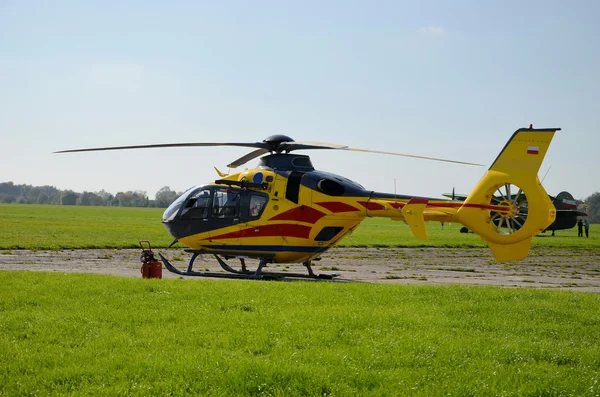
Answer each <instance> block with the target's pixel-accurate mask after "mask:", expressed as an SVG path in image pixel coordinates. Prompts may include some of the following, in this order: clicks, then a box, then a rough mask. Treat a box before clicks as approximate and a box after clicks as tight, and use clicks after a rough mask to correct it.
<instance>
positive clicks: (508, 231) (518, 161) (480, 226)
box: [457, 128, 560, 261]
mask: <svg viewBox="0 0 600 397" xmlns="http://www.w3.org/2000/svg"><path fill="white" fill-rule="evenodd" d="M558 130H560V128H544V129H533V128H521V129H519V130H517V131H516V132H515V133H514V134H513V136H512V137H511V138H510V140H509V141H508V143H507V144H506V146H505V147H504V149H503V150H502V152H500V154H499V155H498V157H497V158H496V161H494V163H493V164H492V166H491V167H490V169H489V170H488V171H487V172H486V173H485V175H484V176H483V178H481V180H480V181H479V183H478V184H477V186H475V189H473V191H472V192H471V193H470V194H469V196H468V197H467V199H466V200H465V202H464V203H463V205H462V207H461V208H460V209H459V210H458V214H457V216H458V220H459V222H461V223H462V224H464V225H465V226H467V227H468V228H469V229H470V230H472V231H473V232H475V233H477V234H479V235H480V236H481V238H482V239H483V240H485V241H486V242H487V243H488V246H489V247H490V249H491V250H492V253H493V254H494V256H495V257H496V260H498V261H513V260H521V259H524V258H525V257H526V256H527V255H528V253H529V248H530V246H531V239H532V238H533V236H535V235H536V234H538V233H540V232H542V231H543V230H545V229H546V228H547V227H548V226H549V225H550V224H552V222H553V221H554V219H555V217H556V209H555V207H554V205H553V204H552V201H550V198H549V197H548V193H546V191H545V190H544V188H543V186H542V184H541V183H540V180H539V178H538V171H539V168H540V165H541V164H542V160H543V159H544V156H545V155H546V152H547V150H548V147H549V146H550V142H551V141H552V138H553V137H554V133H555V132H556V131H558ZM498 193H499V194H500V196H498Z"/></svg>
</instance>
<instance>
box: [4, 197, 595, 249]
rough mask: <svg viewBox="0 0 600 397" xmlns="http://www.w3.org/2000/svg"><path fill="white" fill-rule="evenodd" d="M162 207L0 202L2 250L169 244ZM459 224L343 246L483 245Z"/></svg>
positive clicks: (562, 235) (367, 235)
mask: <svg viewBox="0 0 600 397" xmlns="http://www.w3.org/2000/svg"><path fill="white" fill-rule="evenodd" d="M162 213H163V210H162V209H159V208H121V207H79V206H77V207H75V206H56V205H19V204H0V249H54V250H56V249H71V248H136V247H138V241H139V240H150V242H151V243H152V245H153V246H155V247H166V246H168V245H169V244H170V243H171V242H172V241H173V238H172V237H171V236H170V235H169V233H168V232H167V231H166V229H165V228H164V227H163V225H162V224H161V222H160V221H161V218H162ZM591 226H592V227H591V230H590V235H591V237H590V238H589V239H586V238H578V237H577V229H576V228H573V229H570V230H561V231H558V232H557V235H556V236H555V237H552V236H550V233H546V234H542V235H540V236H539V237H536V238H535V239H534V242H533V245H534V246H547V247H570V248H572V247H581V248H584V247H585V248H600V225H591ZM460 227H461V225H459V224H446V225H444V227H443V228H442V225H441V224H439V223H433V222H431V223H428V224H427V231H428V234H429V240H427V241H422V240H418V239H416V238H415V237H413V235H412V233H411V231H410V228H409V227H408V225H406V224H404V223H403V222H395V221H391V220H388V219H381V218H371V219H366V220H365V221H364V222H363V223H362V224H361V225H360V226H359V227H358V228H357V230H356V231H354V233H352V234H351V235H350V236H348V237H346V238H345V239H344V240H343V241H342V242H341V244H340V245H342V246H353V247H362V246H369V247H413V246H433V247H483V246H485V244H484V242H483V241H482V240H481V239H480V238H479V237H478V236H477V235H475V234H473V233H469V234H462V233H459V232H458V230H459V229H460Z"/></svg>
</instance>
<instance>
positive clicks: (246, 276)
mask: <svg viewBox="0 0 600 397" xmlns="http://www.w3.org/2000/svg"><path fill="white" fill-rule="evenodd" d="M186 252H190V253H192V257H191V258H190V262H189V263H188V267H187V270H185V271H181V270H179V269H177V268H176V267H175V266H173V265H172V264H171V263H170V262H169V261H168V259H167V258H165V257H164V256H163V255H162V254H160V253H159V254H158V256H160V260H161V261H162V263H163V264H164V265H165V267H166V268H167V270H168V271H170V272H171V273H175V274H179V275H180V276H194V277H214V278H229V279H242V280H277V281H283V280H294V279H308V280H333V279H334V278H335V277H338V276H339V274H315V273H314V272H313V269H312V266H311V262H310V261H307V262H304V263H303V265H304V266H305V267H306V269H307V270H308V274H304V273H288V272H265V271H263V269H264V268H265V267H266V266H267V264H268V263H270V261H271V260H272V257H264V258H260V262H259V264H258V267H257V268H256V270H254V271H252V270H248V269H247V268H246V262H245V260H244V258H241V257H240V258H239V260H240V263H241V270H238V269H234V268H233V267H231V266H229V265H228V264H227V263H226V262H225V261H224V260H223V259H222V258H221V257H220V256H219V255H218V254H213V255H214V257H215V258H216V259H217V262H218V263H219V266H221V268H222V269H223V270H225V271H226V272H227V273H217V272H208V271H207V272H199V271H196V270H193V267H194V261H195V260H196V258H197V257H198V256H199V255H201V254H206V253H207V252H206V251H194V250H186ZM224 256H226V255H224ZM226 257H227V256H226Z"/></svg>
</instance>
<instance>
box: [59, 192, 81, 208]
mask: <svg viewBox="0 0 600 397" xmlns="http://www.w3.org/2000/svg"><path fill="white" fill-rule="evenodd" d="M60 204H61V205H76V204H77V194H76V193H75V192H74V191H72V190H65V191H64V192H63V194H62V196H61V198H60Z"/></svg>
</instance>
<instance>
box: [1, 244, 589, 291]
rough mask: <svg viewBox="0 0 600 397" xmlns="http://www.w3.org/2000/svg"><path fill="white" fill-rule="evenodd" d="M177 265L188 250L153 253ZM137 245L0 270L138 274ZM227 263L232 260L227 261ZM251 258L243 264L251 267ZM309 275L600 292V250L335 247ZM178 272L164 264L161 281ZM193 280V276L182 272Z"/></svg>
mask: <svg viewBox="0 0 600 397" xmlns="http://www.w3.org/2000/svg"><path fill="white" fill-rule="evenodd" d="M156 251H159V252H161V253H163V255H165V256H166V257H167V258H169V260H170V261H171V263H172V264H173V265H175V266H176V267H177V268H179V269H182V270H184V269H186V267H187V262H188V260H189V257H190V254H188V253H186V252H184V251H183V249H168V250H156ZM139 258H140V250H135V249H93V250H63V251H30V250H13V251H7V250H4V251H2V250H0V270H31V271H50V272H77V273H96V274H110V275H115V276H125V277H141V274H140V266H141V263H140V260H139ZM228 263H229V264H230V265H232V266H233V267H236V268H239V262H238V261H236V260H230V261H229V262H228ZM255 266H256V262H255V261H248V268H254V267H255ZM313 268H314V270H315V273H337V274H340V277H339V279H341V280H351V281H363V282H377V283H394V284H468V285H496V286H503V287H538V288H568V289H573V290H579V291H591V292H600V250H597V249H589V250H581V249H577V250H573V249H554V248H552V249H550V248H543V249H534V250H532V251H531V253H530V256H529V257H528V258H527V259H526V260H523V261H519V262H511V263H499V262H496V261H495V260H494V258H493V257H492V255H491V253H490V251H489V250H488V249H484V248H334V249H331V250H329V251H328V252H327V253H326V255H324V256H323V258H322V259H321V260H319V261H315V262H313ZM194 269H195V270H199V271H211V272H222V273H225V272H223V271H222V269H221V268H220V267H219V265H218V264H217V262H216V260H215V258H214V257H213V256H211V255H204V256H201V257H199V258H198V259H197V260H196V262H195V265H194ZM305 270H306V269H305V268H304V266H302V265H301V264H293V265H269V266H268V267H267V268H266V269H265V271H279V272H294V273H304V272H305ZM176 277H180V276H178V275H176V274H173V273H169V272H168V271H167V270H166V269H163V278H176ZM185 278H190V279H194V277H185Z"/></svg>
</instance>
